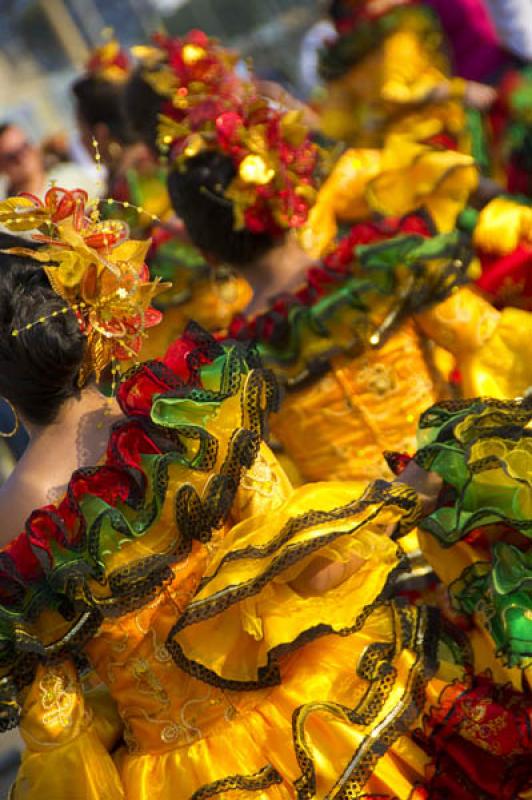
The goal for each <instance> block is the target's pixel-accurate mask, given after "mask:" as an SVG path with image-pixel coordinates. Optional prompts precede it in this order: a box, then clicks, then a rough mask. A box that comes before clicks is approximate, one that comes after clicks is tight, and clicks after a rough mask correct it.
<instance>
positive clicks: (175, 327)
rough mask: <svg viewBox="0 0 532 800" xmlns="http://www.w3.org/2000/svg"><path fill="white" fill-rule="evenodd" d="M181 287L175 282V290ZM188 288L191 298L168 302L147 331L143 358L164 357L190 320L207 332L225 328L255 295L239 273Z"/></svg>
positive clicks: (204, 281)
mask: <svg viewBox="0 0 532 800" xmlns="http://www.w3.org/2000/svg"><path fill="white" fill-rule="evenodd" d="M178 290H179V287H178V285H177V284H176V283H174V286H173V289H172V293H173V294H175V293H178ZM188 291H189V292H190V298H189V299H188V300H186V301H184V302H182V303H179V304H178V305H175V306H172V305H171V304H170V305H168V307H167V308H166V309H165V311H164V314H163V320H162V322H161V323H160V324H159V325H156V326H155V327H154V328H150V329H149V330H148V331H147V334H146V339H145V341H144V343H143V346H142V353H141V355H142V359H143V360H144V361H149V360H150V359H153V358H161V357H162V356H164V354H165V353H166V350H167V349H168V347H169V345H170V344H172V342H174V341H175V340H176V339H177V337H178V336H180V335H181V334H182V333H183V331H184V330H185V328H186V326H187V324H188V323H189V322H190V321H191V320H194V321H195V322H197V323H199V324H200V325H201V326H202V327H203V328H205V329H206V330H208V331H217V330H223V329H224V328H226V327H227V326H228V325H229V323H230V322H231V320H232V319H233V317H234V316H235V314H239V313H240V312H241V311H243V310H244V309H245V308H246V306H247V305H248V304H249V303H250V301H251V298H252V296H253V292H252V289H251V286H250V285H249V283H248V282H247V281H246V279H245V278H243V277H241V276H237V275H235V276H233V277H231V278H228V279H227V280H225V281H216V280H215V279H214V278H213V279H212V280H201V281H198V282H197V283H193V284H192V285H191V286H190V287H189V288H188ZM162 299H163V300H164V295H162Z"/></svg>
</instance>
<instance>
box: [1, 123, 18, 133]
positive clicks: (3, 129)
mask: <svg viewBox="0 0 532 800" xmlns="http://www.w3.org/2000/svg"><path fill="white" fill-rule="evenodd" d="M14 127H15V126H14V125H13V123H12V122H2V123H0V136H3V135H4V133H5V132H6V131H9V130H11V128H14Z"/></svg>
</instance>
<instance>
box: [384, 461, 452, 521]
mask: <svg viewBox="0 0 532 800" xmlns="http://www.w3.org/2000/svg"><path fill="white" fill-rule="evenodd" d="M394 483H404V484H406V485H407V486H410V487H411V488H412V489H414V491H415V492H417V495H418V497H419V499H420V500H421V503H422V505H423V513H424V515H425V516H427V515H428V514H431V513H432V512H433V511H434V510H435V509H436V508H437V501H438V496H439V494H440V491H441V488H442V486H443V480H442V479H441V478H440V476H439V475H438V474H437V473H436V472H427V471H426V470H424V469H422V468H421V467H419V466H418V465H417V464H416V462H415V461H411V462H410V463H409V464H408V466H407V467H406V468H405V469H404V470H403V471H402V472H401V474H400V475H399V476H398V477H397V478H396V479H395V481H394Z"/></svg>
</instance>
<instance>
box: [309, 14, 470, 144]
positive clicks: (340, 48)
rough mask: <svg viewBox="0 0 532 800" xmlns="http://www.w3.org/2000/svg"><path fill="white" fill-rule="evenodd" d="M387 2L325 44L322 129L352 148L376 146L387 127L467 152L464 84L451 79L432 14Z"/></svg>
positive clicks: (321, 107)
mask: <svg viewBox="0 0 532 800" xmlns="http://www.w3.org/2000/svg"><path fill="white" fill-rule="evenodd" d="M366 4H367V5H368V6H369V5H370V3H366ZM359 5H360V6H363V5H364V3H363V2H360V3H359ZM393 5H394V6H395V7H393V8H392V9H391V10H390V11H386V12H384V14H382V15H380V16H379V17H378V18H375V19H373V20H371V19H368V21H367V22H365V23H363V24H362V25H361V26H358V27H357V26H356V23H355V28H353V30H348V31H344V32H342V33H340V35H339V37H338V39H337V40H336V41H334V42H332V43H331V44H330V45H328V46H327V47H326V48H325V51H324V53H323V55H322V64H321V68H322V77H323V78H324V79H325V80H327V88H326V91H325V92H324V96H323V99H322V100H321V101H320V102H319V112H320V117H321V126H322V130H323V132H324V133H325V134H326V135H327V136H329V137H331V138H332V139H335V140H340V141H343V142H346V143H347V144H352V145H355V146H356V147H382V145H383V143H384V140H385V139H386V137H387V136H388V135H389V134H391V133H399V134H401V135H403V136H406V137H408V138H410V139H412V140H416V141H424V140H428V139H431V138H433V137H437V136H440V135H442V134H445V135H447V136H451V137H452V138H453V139H455V140H457V141H458V142H459V143H460V149H461V150H464V151H467V149H468V146H469V141H468V135H467V131H466V117H465V113H464V110H463V107H462V103H461V100H462V98H463V94H464V90H465V82H464V81H463V80H461V79H452V78H450V77H449V76H450V68H449V64H448V63H447V60H446V58H445V56H444V55H443V42H442V38H443V37H442V32H441V30H440V28H439V25H438V22H437V20H436V17H435V16H434V14H433V13H432V12H431V10H430V9H428V8H426V7H423V6H422V5H421V4H417V3H403V4H401V3H399V4H393ZM397 5H398V6H399V7H396V6H397ZM440 87H446V88H447V92H448V99H445V100H443V101H441V102H438V101H437V100H436V99H435V98H433V96H432V93H433V92H434V90H435V89H437V88H440Z"/></svg>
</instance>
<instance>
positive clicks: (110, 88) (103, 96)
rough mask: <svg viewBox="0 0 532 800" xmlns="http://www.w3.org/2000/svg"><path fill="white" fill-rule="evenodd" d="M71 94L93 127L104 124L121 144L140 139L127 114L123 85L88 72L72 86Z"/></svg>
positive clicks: (82, 114) (84, 117)
mask: <svg viewBox="0 0 532 800" xmlns="http://www.w3.org/2000/svg"><path fill="white" fill-rule="evenodd" d="M72 93H73V95H74V97H75V98H76V100H77V104H78V110H79V113H80V115H81V116H82V117H83V119H84V120H85V122H86V123H87V125H88V126H89V127H90V128H94V127H95V126H96V125H98V124H99V123H103V124H105V125H107V127H108V128H109V130H110V132H111V134H112V135H113V136H114V138H115V139H116V140H117V141H118V142H119V143H120V144H123V145H127V144H134V143H135V142H136V141H137V139H138V137H137V136H136V135H135V133H134V131H133V128H132V127H131V125H130V124H129V119H128V116H127V113H126V108H125V104H124V85H123V84H119V83H113V82H112V81H106V80H104V79H102V78H97V77H95V76H94V75H86V76H85V77H83V78H79V80H77V81H76V82H75V83H74V84H73V85H72Z"/></svg>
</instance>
